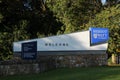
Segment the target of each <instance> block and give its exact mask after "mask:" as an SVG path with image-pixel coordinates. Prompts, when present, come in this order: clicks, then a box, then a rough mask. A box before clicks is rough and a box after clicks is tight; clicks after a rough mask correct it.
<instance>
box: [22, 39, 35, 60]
mask: <svg viewBox="0 0 120 80" xmlns="http://www.w3.org/2000/svg"><path fill="white" fill-rule="evenodd" d="M21 56H22V59H36V57H37V41H33V42H27V43H22V54H21Z"/></svg>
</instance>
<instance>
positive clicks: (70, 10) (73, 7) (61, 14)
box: [47, 0, 102, 33]
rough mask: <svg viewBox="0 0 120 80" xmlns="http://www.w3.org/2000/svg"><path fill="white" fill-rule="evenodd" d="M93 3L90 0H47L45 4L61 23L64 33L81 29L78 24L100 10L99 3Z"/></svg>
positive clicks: (82, 23)
mask: <svg viewBox="0 0 120 80" xmlns="http://www.w3.org/2000/svg"><path fill="white" fill-rule="evenodd" d="M95 3H96V1H90V0H47V6H48V7H49V8H50V10H52V11H53V12H54V15H55V16H56V17H57V18H58V20H59V21H61V22H62V23H63V26H62V28H63V29H62V30H64V32H65V33H70V32H75V31H79V30H81V29H83V28H82V27H80V25H84V24H86V23H87V22H88V21H89V20H90V19H91V18H92V17H94V14H95V13H97V12H99V11H101V8H102V7H99V5H100V3H97V5H96V4H95ZM98 8H99V9H98Z"/></svg>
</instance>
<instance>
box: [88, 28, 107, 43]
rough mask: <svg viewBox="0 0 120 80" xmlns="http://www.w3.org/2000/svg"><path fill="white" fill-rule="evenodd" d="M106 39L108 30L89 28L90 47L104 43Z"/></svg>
mask: <svg viewBox="0 0 120 80" xmlns="http://www.w3.org/2000/svg"><path fill="white" fill-rule="evenodd" d="M108 39H109V30H108V28H90V45H96V44H100V43H105V42H107V41H108Z"/></svg>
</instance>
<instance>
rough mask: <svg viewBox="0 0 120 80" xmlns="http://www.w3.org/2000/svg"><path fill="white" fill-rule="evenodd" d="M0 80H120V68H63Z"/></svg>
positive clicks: (0, 78) (0, 79)
mask: <svg viewBox="0 0 120 80" xmlns="http://www.w3.org/2000/svg"><path fill="white" fill-rule="evenodd" d="M0 80H120V67H89V68H63V69H56V70H52V71H48V72H44V73H40V74H31V75H16V76H4V77H0Z"/></svg>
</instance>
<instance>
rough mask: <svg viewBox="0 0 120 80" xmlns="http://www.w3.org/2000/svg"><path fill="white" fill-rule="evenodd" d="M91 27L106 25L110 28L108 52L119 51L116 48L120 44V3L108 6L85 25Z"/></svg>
mask: <svg viewBox="0 0 120 80" xmlns="http://www.w3.org/2000/svg"><path fill="white" fill-rule="evenodd" d="M82 27H85V28H86V29H88V28H89V27H106V28H109V35H110V38H109V41H108V43H109V46H108V53H109V54H112V53H117V52H116V49H117V48H118V47H119V46H120V5H119V4H118V5H114V6H113V7H109V8H106V9H105V10H103V11H102V12H101V13H99V14H97V15H96V17H95V18H94V19H92V20H91V21H89V23H88V24H85V25H84V26H82Z"/></svg>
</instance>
